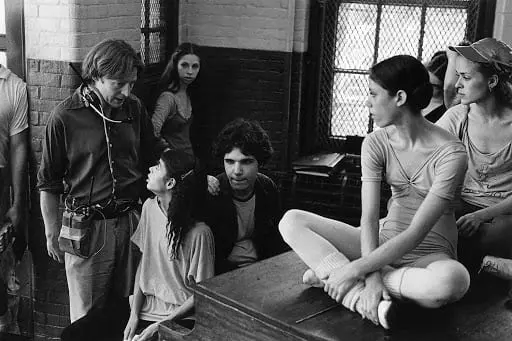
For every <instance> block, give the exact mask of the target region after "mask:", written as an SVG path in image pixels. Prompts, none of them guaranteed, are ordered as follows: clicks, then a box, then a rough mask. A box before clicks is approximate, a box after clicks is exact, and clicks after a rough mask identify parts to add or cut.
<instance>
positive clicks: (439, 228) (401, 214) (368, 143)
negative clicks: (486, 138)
mask: <svg viewBox="0 0 512 341" xmlns="http://www.w3.org/2000/svg"><path fill="white" fill-rule="evenodd" d="M466 167H467V156H466V151H465V148H464V145H463V144H462V143H461V142H460V141H457V140H456V139H454V140H453V141H449V142H447V143H444V144H443V145H440V146H437V147H436V148H433V149H432V150H431V151H430V152H429V153H427V156H426V157H424V158H423V159H422V161H421V162H419V163H418V167H417V168H416V170H415V171H414V173H413V174H409V175H408V174H407V173H406V172H405V170H404V167H403V166H402V165H401V163H400V160H399V159H398V157H397V154H396V152H395V150H394V149H393V147H392V145H391V143H390V140H389V135H388V132H387V128H384V129H380V130H377V131H375V132H373V133H371V134H370V135H368V136H367V137H366V138H365V140H364V142H363V146H362V153H361V172H362V181H370V182H375V181H377V182H380V181H381V180H382V179H383V178H384V179H385V180H386V182H387V183H388V184H389V185H390V187H391V194H392V197H391V201H390V205H389V207H388V214H387V216H386V218H385V219H384V220H383V222H382V226H381V229H380V242H381V243H383V242H385V241H387V240H389V239H391V238H393V237H395V236H396V235H398V234H399V233H401V232H402V231H403V230H405V229H407V228H408V227H409V225H410V223H411V222H412V219H413V217H414V215H415V214H416V212H417V210H418V208H419V207H420V205H421V204H422V203H423V200H425V198H426V196H427V195H428V194H429V193H433V194H435V195H436V196H438V197H440V198H443V199H447V200H449V202H450V204H449V205H447V206H446V209H445V211H444V212H443V215H442V216H441V217H440V218H439V220H438V221H437V222H436V224H435V225H434V226H433V227H432V229H431V230H430V231H429V233H428V234H427V236H426V237H425V238H424V240H423V241H422V242H421V243H420V244H419V245H418V246H417V247H416V248H415V249H414V250H412V251H410V252H409V253H407V254H405V255H404V256H403V257H402V259H401V260H399V261H397V262H395V263H394V265H404V264H407V263H409V262H414V261H415V260H417V259H418V258H419V257H422V256H425V255H428V254H431V253H436V252H440V253H446V254H448V255H450V256H452V257H454V258H455V257H456V247H457V227H456V224H455V218H454V215H453V212H454V209H455V207H456V204H457V199H458V197H459V195H460V189H461V185H462V181H463V178H464V173H465V171H466Z"/></svg>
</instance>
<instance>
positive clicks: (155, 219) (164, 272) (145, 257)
mask: <svg viewBox="0 0 512 341" xmlns="http://www.w3.org/2000/svg"><path fill="white" fill-rule="evenodd" d="M166 225H167V217H166V215H165V214H164V213H163V212H162V210H161V209H160V207H159V205H158V201H157V199H156V197H155V198H152V199H148V200H146V202H145V203H144V206H143V207H142V214H141V217H140V221H139V225H138V227H137V230H136V231H135V233H134V234H133V236H132V242H133V243H134V244H135V245H137V246H138V247H139V249H140V251H141V252H142V259H141V263H140V266H141V269H140V278H139V286H140V289H141V290H142V292H143V293H144V295H145V301H144V304H143V306H142V309H141V311H140V313H139V318H140V319H143V320H146V321H159V320H161V319H162V318H163V317H166V316H168V315H169V314H170V313H171V312H172V311H173V310H175V309H176V308H177V307H179V306H181V305H182V304H183V303H184V302H185V301H186V300H187V299H188V298H189V297H190V296H191V295H192V294H193V291H192V288H191V287H190V285H189V282H188V278H189V276H191V277H192V278H193V279H194V281H195V282H196V283H198V282H201V281H203V280H205V279H208V278H210V277H213V276H214V260H215V259H214V257H215V256H214V255H215V249H214V241H213V234H212V232H211V231H210V228H209V227H208V226H207V225H206V224H205V223H202V222H197V223H195V224H194V225H193V226H191V227H190V228H189V229H188V231H186V233H185V235H184V236H183V237H182V241H181V244H180V247H179V248H178V252H177V255H178V257H177V259H174V260H171V258H170V249H169V246H168V245H169V244H168V241H167V237H166Z"/></svg>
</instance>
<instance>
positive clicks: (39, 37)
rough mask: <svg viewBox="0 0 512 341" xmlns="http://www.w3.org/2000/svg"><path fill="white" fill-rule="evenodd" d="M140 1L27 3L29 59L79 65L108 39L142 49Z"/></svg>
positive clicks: (37, 0) (45, 0) (27, 0)
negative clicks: (88, 54)
mask: <svg viewBox="0 0 512 341" xmlns="http://www.w3.org/2000/svg"><path fill="white" fill-rule="evenodd" d="M140 8H141V2H140V0H115V1H104V0H74V1H70V0H25V39H26V41H25V46H26V48H27V51H26V55H27V57H28V58H37V59H41V60H66V61H80V60H82V59H83V57H84V56H85V54H86V53H87V51H88V50H89V48H90V47H92V46H93V45H95V44H96V43H97V42H99V41H100V40H103V39H105V38H119V39H124V40H126V41H128V42H129V43H130V44H131V45H132V46H133V47H134V48H136V50H139V45H140V40H139V39H140V38H139V37H140Z"/></svg>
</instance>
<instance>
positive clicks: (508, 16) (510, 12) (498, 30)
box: [493, 0, 512, 45]
mask: <svg viewBox="0 0 512 341" xmlns="http://www.w3.org/2000/svg"><path fill="white" fill-rule="evenodd" d="M493 37H495V38H497V39H500V40H503V41H504V42H505V43H507V44H509V45H512V2H511V1H508V0H497V1H496V13H495V18H494V33H493Z"/></svg>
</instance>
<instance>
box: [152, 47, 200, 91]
mask: <svg viewBox="0 0 512 341" xmlns="http://www.w3.org/2000/svg"><path fill="white" fill-rule="evenodd" d="M187 54H193V55H196V56H197V58H199V62H201V56H200V55H199V46H198V45H196V44H192V43H182V44H180V45H179V46H178V47H177V48H176V50H174V52H173V54H172V56H171V59H169V62H168V63H167V65H166V66H165V69H164V72H163V73H162V76H161V77H160V82H159V90H160V92H162V91H165V90H170V91H171V92H173V93H176V92H178V90H179V89H180V76H179V75H178V62H179V61H180V59H181V57H183V56H185V55H187ZM187 91H188V89H187Z"/></svg>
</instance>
